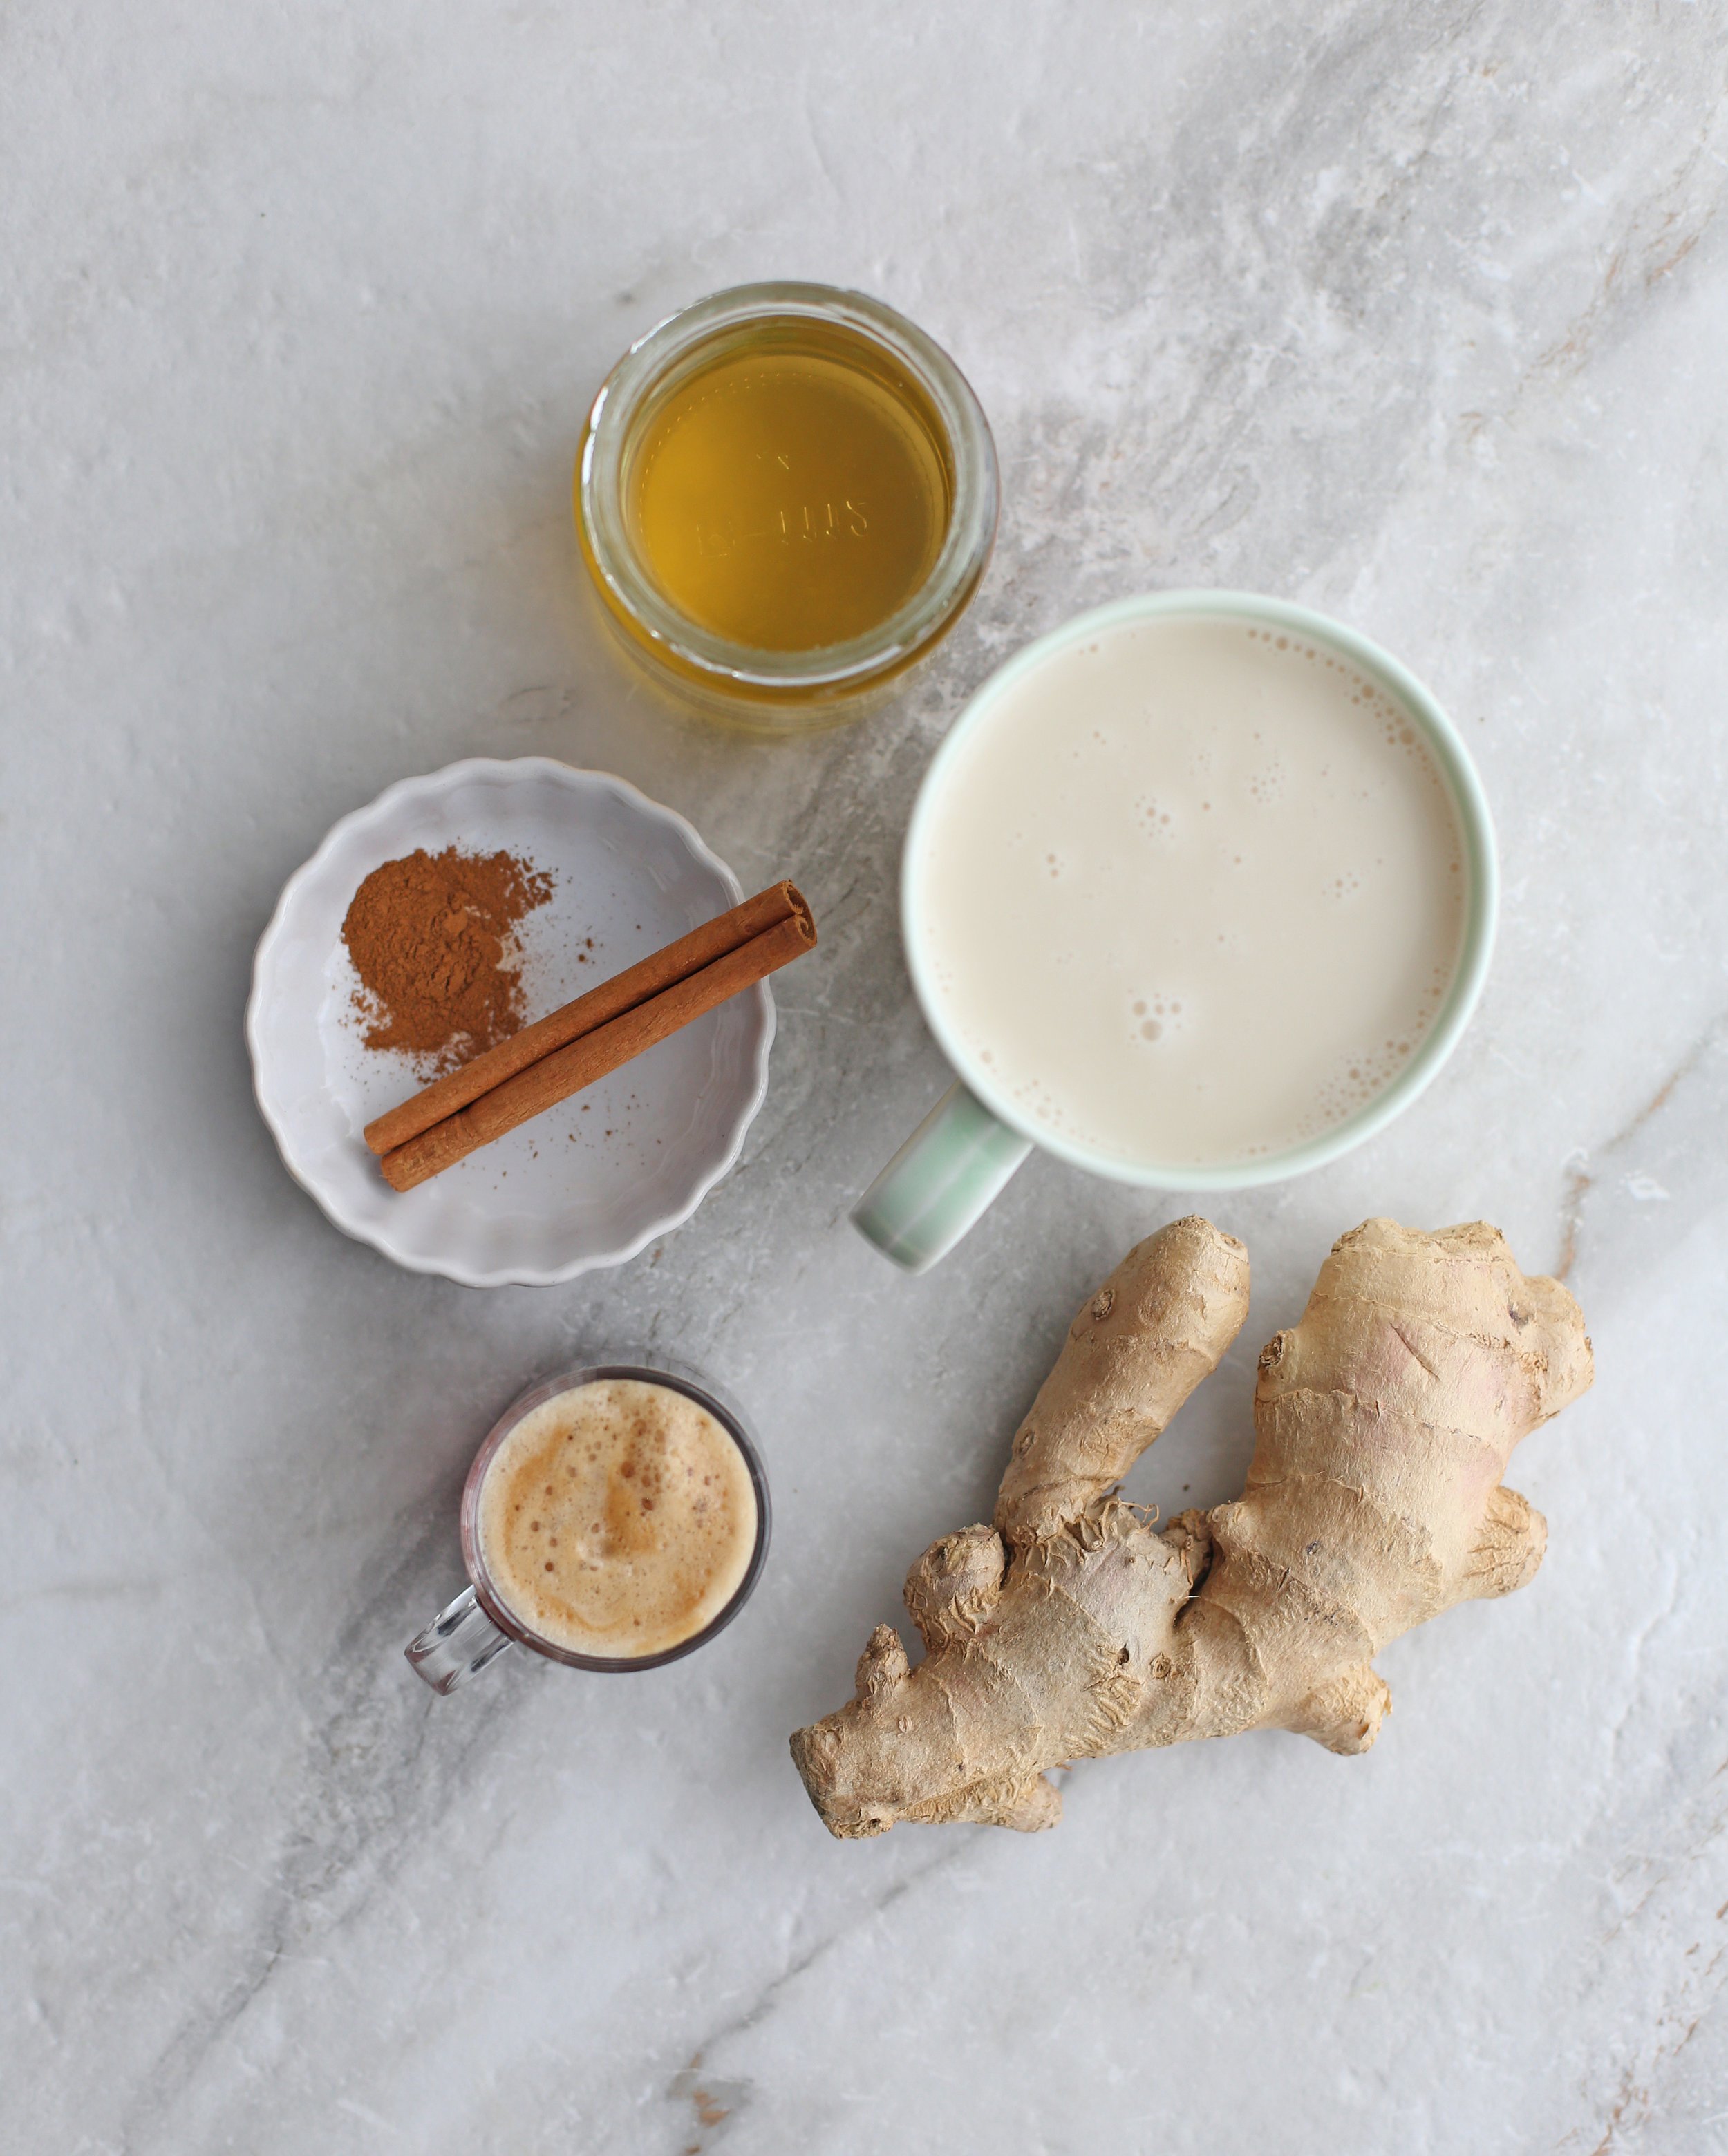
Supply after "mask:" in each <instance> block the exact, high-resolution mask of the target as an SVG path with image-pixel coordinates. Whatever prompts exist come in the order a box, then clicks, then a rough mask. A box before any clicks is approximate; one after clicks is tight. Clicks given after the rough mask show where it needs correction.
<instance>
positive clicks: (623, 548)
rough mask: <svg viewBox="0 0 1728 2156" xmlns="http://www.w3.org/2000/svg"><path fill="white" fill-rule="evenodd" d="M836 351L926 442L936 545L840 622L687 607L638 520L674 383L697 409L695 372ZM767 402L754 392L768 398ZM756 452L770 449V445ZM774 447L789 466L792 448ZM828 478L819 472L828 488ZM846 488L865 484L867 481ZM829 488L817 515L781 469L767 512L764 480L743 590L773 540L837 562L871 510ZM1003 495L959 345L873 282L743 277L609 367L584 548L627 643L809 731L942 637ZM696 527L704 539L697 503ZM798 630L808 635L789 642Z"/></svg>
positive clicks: (586, 469) (749, 717)
mask: <svg viewBox="0 0 1728 2156" xmlns="http://www.w3.org/2000/svg"><path fill="white" fill-rule="evenodd" d="M836 358H837V359H838V361H839V363H840V364H841V366H842V367H844V368H846V369H848V370H851V371H852V372H855V373H856V376H857V377H859V379H860V380H861V381H863V382H867V385H868V388H867V394H868V395H869V396H870V397H872V398H874V399H875V400H876V402H877V404H878V405H880V406H882V408H883V409H884V410H885V412H886V413H887V421H886V423H887V426H888V427H890V428H892V427H894V426H899V427H900V428H901V429H903V434H904V438H905V439H907V440H908V442H909V441H911V440H912V439H913V435H914V434H918V435H919V436H920V437H921V438H922V439H925V440H926V441H927V442H928V454H927V455H926V459H925V461H926V464H927V465H928V470H929V472H930V474H931V475H932V479H933V486H934V487H935V488H937V489H938V490H939V492H940V495H941V497H942V500H941V513H942V516H943V520H944V521H943V525H942V528H941V530H940V531H939V536H933V537H932V539H931V542H930V546H929V548H928V559H927V560H924V561H923V562H922V563H921V565H920V566H919V567H918V569H917V572H916V574H915V576H914V577H913V582H912V583H911V588H909V589H908V590H907V591H905V592H904V593H902V594H898V595H897V596H896V597H895V598H894V599H893V601H892V607H891V610H890V611H888V612H887V613H885V614H884V615H883V617H882V619H879V620H877V621H875V622H874V623H873V624H865V625H862V626H860V627H856V628H855V629H854V630H853V632H852V633H851V634H846V635H845V636H844V637H842V638H841V639H840V640H837V641H815V642H806V641H804V640H803V639H801V638H797V639H795V638H791V637H788V638H784V639H774V638H771V637H769V636H766V635H764V636H763V637H761V638H760V639H748V638H744V639H740V638H736V637H734V636H732V635H728V634H726V633H724V632H723V629H722V628H720V627H717V626H716V625H715V624H714V623H713V622H712V621H711V622H710V623H708V624H703V623H702V621H700V620H698V619H693V618H692V613H691V612H690V611H688V610H687V609H686V608H681V606H680V604H679V603H677V601H676V598H674V597H673V596H672V595H671V593H670V592H669V591H668V589H667V588H666V586H667V580H666V577H663V576H659V575H656V572H655V567H654V565H653V563H652V562H651V560H650V559H649V548H648V544H647V543H646V542H645V527H644V524H643V520H642V502H643V499H644V489H645V485H647V484H648V478H647V477H646V476H645V475H652V470H653V463H652V460H653V459H654V458H656V457H657V456H659V455H660V454H661V449H662V448H663V445H664V443H665V441H666V439H668V431H667V430H668V429H670V428H671V427H673V426H675V425H677V424H681V423H683V417H684V412H683V410H681V409H680V408H679V407H678V405H677V403H676V400H677V399H678V398H680V397H681V393H686V392H690V393H691V395H690V396H689V398H687V403H686V407H685V409H687V410H689V411H694V410H696V409H697V406H698V404H699V403H700V402H701V401H702V393H701V392H700V391H699V390H697V389H695V388H694V387H693V385H696V384H697V383H698V382H701V381H703V380H706V379H708V378H710V377H712V379H713V380H714V381H715V382H725V383H726V385H727V387H728V388H733V389H742V390H743V391H744V392H745V393H748V392H749V391H750V390H751V389H752V388H753V387H754V386H755V385H757V384H759V383H763V382H769V380H770V378H771V377H774V376H775V374H776V372H778V374H779V375H780V376H784V375H785V373H786V372H787V371H788V369H789V368H795V367H798V366H800V364H801V365H803V366H805V367H823V366H827V367H833V366H834V365H835V363H836ZM716 394H718V392H716ZM756 410H757V412H758V413H760V412H761V411H762V410H763V406H762V404H761V403H759V404H758V406H757V408H756ZM668 413H671V415H672V416H671V418H667V416H666V415H667V414H668ZM656 430H658V431H656ZM758 432H759V434H760V429H758ZM762 439H764V440H765V439H767V438H766V437H765V436H764V437H762ZM883 439H888V437H887V436H886V435H885V436H884V437H883ZM754 454H755V455H756V458H757V460H758V462H759V463H760V462H762V461H763V452H762V451H761V450H760V449H758V450H757V451H756V452H754ZM920 454H923V452H920ZM774 461H775V462H776V463H778V464H781V465H787V468H788V470H790V468H791V467H790V464H789V459H788V458H786V457H784V456H781V457H779V458H777V459H774ZM770 476H774V475H772V474H771V475H770ZM824 491H825V493H826V495H827V497H828V498H827V499H826V500H817V501H816V502H815V505H814V517H815V521H814V522H813V521H812V514H813V510H812V503H811V502H810V500H808V499H806V500H803V502H802V503H801V505H799V504H797V497H796V492H795V488H792V487H789V488H788V489H787V496H788V499H789V500H793V501H794V503H795V506H794V507H793V508H792V511H791V520H792V521H790V522H789V518H788V511H787V510H786V509H785V508H784V507H782V508H780V509H779V511H774V512H772V513H771V514H770V515H769V521H767V522H766V523H765V524H764V522H763V521H762V517H763V511H762V509H761V506H760V505H761V502H762V501H763V500H766V499H768V497H767V496H766V495H763V494H762V493H761V492H760V490H757V492H756V495H754V497H753V506H752V508H751V509H750V511H749V515H750V516H751V518H752V520H753V524H754V526H755V528H753V529H750V530H747V531H744V532H743V538H744V539H745V540H747V541H748V542H752V543H753V546H754V548H755V551H754V552H753V553H751V554H749V555H748V557H746V556H745V555H744V554H743V552H739V554H738V558H737V559H735V560H733V562H729V563H728V569H727V572H726V573H727V574H728V576H730V577H733V588H734V590H741V591H742V592H743V593H744V596H745V598H746V599H748V597H749V595H750V589H751V587H750V579H751V578H752V577H755V576H757V574H758V571H760V579H759V585H760V588H761V589H762V590H763V591H764V593H765V591H766V588H767V587H768V586H769V585H771V584H772V583H774V577H775V573H776V571H777V570H779V569H783V568H784V569H789V568H790V567H792V566H793V563H792V561H791V557H786V556H784V555H777V553H776V548H777V547H793V548H795V549H796V548H799V547H815V548H817V549H819V550H820V549H823V548H827V549H829V550H830V552H829V553H828V555H827V557H826V560H827V562H829V564H831V566H834V567H836V568H837V569H838V571H839V573H840V574H841V577H844V575H845V573H846V571H845V568H844V563H843V558H842V557H843V555H844V550H845V549H846V547H848V546H856V545H857V544H858V541H859V536H860V527H861V524H862V522H863V521H864V520H863V519H862V517H861V516H860V515H859V514H858V510H859V509H860V508H861V507H865V506H868V505H864V504H862V503H861V501H855V500H851V499H849V498H848V490H847V486H846V482H845V481H842V482H841V484H839V485H828V486H827V487H826V489H825V490H824V489H823V488H822V487H820V486H818V488H817V492H818V494H819V495H820V494H822V493H823V492H824ZM861 491H862V490H861V489H859V488H857V487H853V488H852V489H851V494H852V495H854V496H857V495H861ZM836 495H837V496H838V497H839V503H838V512H837V514H836V499H835V497H836ZM997 500H998V484H997V472H996V454H995V444H994V443H993V442H992V441H991V439H990V428H989V426H988V424H987V423H986V422H985V416H984V413H983V411H982V409H981V408H980V405H979V403H978V399H977V398H976V397H975V395H974V394H973V393H972V389H971V387H970V385H969V383H968V382H967V381H966V379H965V377H964V375H962V374H961V372H960V371H959V368H958V367H956V366H955V365H954V362H953V361H952V360H951V359H950V358H949V357H948V355H947V353H946V352H944V351H943V350H942V349H941V347H940V346H939V345H937V344H935V343H934V342H933V341H932V340H931V339H930V338H929V337H928V336H925V334H924V332H923V331H922V330H920V329H918V327H917V326H915V325H914V324H913V323H911V322H909V321H907V320H906V319H905V318H904V317H903V316H901V315H898V314H896V313H895V312H894V311H893V310H892V308H891V307H887V306H884V305H882V302H881V301H880V300H872V299H870V298H868V297H867V296H866V295H864V294H862V293H860V292H847V291H841V290H836V289H835V288H833V287H831V286H829V285H796V284H768V285H739V286H738V287H736V288H735V289H733V290H731V291H727V292H719V293H717V294H715V295H713V296H712V298H710V299H706V300H698V301H697V304H696V305H694V306H691V307H687V308H685V309H684V310H683V311H681V313H678V314H676V315H672V316H669V317H668V318H667V320H666V321H663V322H661V324H660V325H659V326H658V327H657V328H655V329H652V330H651V331H649V332H648V333H647V335H646V336H643V337H641V338H639V339H638V341H636V342H635V344H633V345H632V346H630V350H629V351H628V352H626V353H625V355H624V357H623V358H622V359H621V360H620V361H619V362H618V364H617V366H616V367H614V368H613V370H612V372H611V373H610V374H609V375H608V377H606V380H605V381H604V383H603V384H602V385H601V388H600V391H599V395H598V396H597V397H596V398H594V404H593V406H592V408H590V410H589V415H588V420H587V423H586V425H585V427H584V432H583V437H582V446H581V449H580V452H579V455H578V458H577V462H576V475H575V509H576V523H577V529H578V531H579V535H580V537H581V541H582V550H583V554H584V557H585V559H586V561H587V563H588V567H589V572H590V573H591V574H592V576H593V577H594V583H595V586H596V588H597V589H598V590H599V594H600V597H601V598H602V599H603V600H604V602H605V604H606V608H607V609H608V612H609V617H610V619H611V620H612V621H613V623H614V624H615V626H616V627H617V629H619V630H620V632H621V633H622V634H623V636H624V638H625V641H626V643H627V644H628V645H629V646H630V649H632V650H633V651H634V652H635V654H636V656H637V657H639V658H640V659H643V660H646V661H647V662H648V664H649V665H650V667H651V670H653V671H654V672H656V673H657V674H658V675H660V676H661V679H662V680H665V681H666V682H668V683H671V684H674V685H676V688H677V689H678V690H680V691H681V693H682V695H683V696H685V697H687V698H690V699H693V700H694V701H696V702H697V704H698V705H699V706H701V707H702V708H703V709H704V710H705V711H707V712H708V713H709V714H711V715H713V716H725V717H728V718H731V719H733V721H738V722H740V723H742V724H743V725H745V726H751V727H753V728H755V729H757V730H759V731H767V732H776V733H794V732H802V731H808V730H810V729H811V728H813V727H816V726H825V725H830V724H832V723H834V722H835V721H837V720H840V719H842V718H846V717H850V716H853V715H854V714H855V713H856V711H857V710H858V709H859V708H860V706H861V702H862V701H863V700H865V699H866V698H867V696H868V694H869V692H871V691H872V690H877V689H879V688H881V687H882V685H883V684H885V683H887V682H888V681H890V680H893V679H894V678H895V677H896V676H897V675H900V674H902V673H903V672H904V670H906V669H907V668H908V667H909V666H910V665H913V663H914V662H915V661H916V660H919V659H921V658H923V656H924V655H925V654H927V653H928V652H929V651H930V650H931V649H933V647H934V646H935V645H936V644H938V643H939V641H940V640H941V639H942V638H943V637H944V635H945V634H947V632H948V631H949V629H951V628H952V627H953V625H954V622H955V621H956V620H957V619H959V615H960V614H961V613H962V612H963V611H964V608H965V607H966V605H967V603H968V602H969V600H970V598H971V597H972V594H973V593H974V592H975V590H976V589H977V588H978V583H979V580H980V577H982V576H983V574H984V570H985V564H986V562H988V561H989V559H990V547H991V545H992V543H993V542H994V540H995V529H996V509H997ZM877 528H878V531H881V529H882V526H878V527H877ZM691 529H692V531H693V536H694V546H695V550H696V552H697V553H701V552H702V551H703V550H704V545H705V542H704V535H703V531H702V526H701V523H700V521H694V522H693V523H692V526H691ZM736 536H737V535H736V534H735V533H733V532H732V531H726V532H725V533H723V536H721V537H720V538H719V539H718V540H717V542H715V545H716V548H717V552H729V551H731V549H729V548H728V545H727V543H726V542H727V541H728V540H735V539H736ZM871 543H872V544H873V545H875V546H876V547H877V550H878V551H877V555H876V557H874V567H875V568H876V569H879V567H880V563H881V553H880V549H881V547H882V540H881V539H880V538H878V539H877V541H875V542H871ZM692 558H694V557H692ZM813 558H814V557H810V556H805V557H804V560H805V562H809V561H810V560H811V559H813ZM853 558H854V559H860V560H861V557H856V556H855V557H853ZM740 579H742V582H741V583H740V582H739V581H738V580H740ZM830 582H831V583H832V582H833V578H832V577H831V578H830ZM813 619H814V618H813ZM818 633H820V632H818ZM794 642H795V643H796V644H797V647H798V648H788V647H789V645H790V644H793V643H794Z"/></svg>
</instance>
